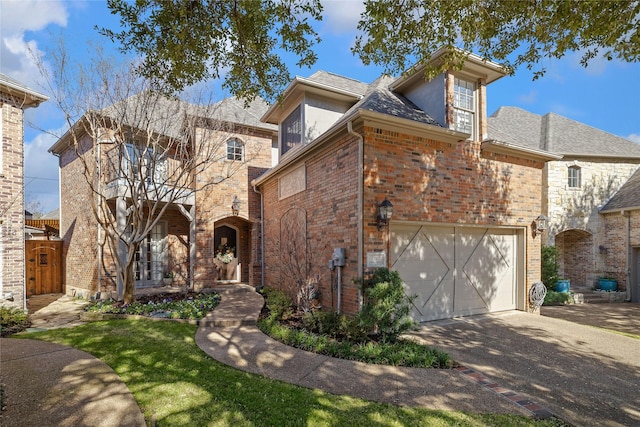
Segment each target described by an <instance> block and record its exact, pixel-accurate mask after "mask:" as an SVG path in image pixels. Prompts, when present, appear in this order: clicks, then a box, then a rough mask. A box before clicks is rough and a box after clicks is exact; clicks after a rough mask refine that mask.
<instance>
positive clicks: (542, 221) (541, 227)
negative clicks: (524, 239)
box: [531, 215, 547, 237]
mask: <svg viewBox="0 0 640 427" xmlns="http://www.w3.org/2000/svg"><path fill="white" fill-rule="evenodd" d="M546 229H547V217H546V216H544V215H540V216H538V218H536V219H535V220H534V221H533V223H532V224H531V232H532V233H533V237H536V236H537V235H538V234H541V233H542V232H543V231H545V230H546Z"/></svg>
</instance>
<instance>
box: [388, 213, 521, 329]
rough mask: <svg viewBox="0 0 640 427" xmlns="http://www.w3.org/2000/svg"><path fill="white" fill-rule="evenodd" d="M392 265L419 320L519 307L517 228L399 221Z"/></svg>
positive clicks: (394, 231) (393, 235)
mask: <svg viewBox="0 0 640 427" xmlns="http://www.w3.org/2000/svg"><path fill="white" fill-rule="evenodd" d="M391 239H392V240H391V245H392V246H391V248H392V250H391V260H390V261H391V269H392V270H396V271H398V273H400V277H401V278H402V279H403V281H404V283H405V291H406V292H407V294H409V295H418V297H417V298H416V300H415V301H414V309H413V312H412V316H413V318H414V319H415V320H416V321H418V322H424V321H428V320H436V319H446V318H451V317H457V316H467V315H472V314H480V313H489V312H494V311H502V310H512V309H515V308H516V295H517V291H516V289H517V275H518V263H519V262H522V260H519V259H518V258H519V257H518V244H517V243H518V231H517V230H515V229H501V228H484V227H439V226H432V225H395V226H393V227H392V228H391Z"/></svg>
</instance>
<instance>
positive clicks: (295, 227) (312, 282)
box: [279, 208, 322, 312]
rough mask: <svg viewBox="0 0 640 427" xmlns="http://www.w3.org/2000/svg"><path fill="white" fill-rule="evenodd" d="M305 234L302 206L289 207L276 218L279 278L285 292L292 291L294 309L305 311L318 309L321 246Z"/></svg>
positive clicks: (305, 217)
mask: <svg viewBox="0 0 640 427" xmlns="http://www.w3.org/2000/svg"><path fill="white" fill-rule="evenodd" d="M316 246H317V245H315V244H314V242H311V241H309V240H308V237H307V215H306V212H305V210H304V209H302V208H292V209H290V210H288V211H287V212H285V213H284V214H283V215H282V217H281V218H280V249H279V252H280V256H279V259H280V271H281V276H280V277H281V280H282V282H283V284H284V286H285V288H286V289H287V290H288V291H289V294H295V295H296V299H297V304H298V309H300V310H302V311H304V312H307V311H310V310H312V309H315V308H318V307H317V306H316V305H315V303H314V301H315V300H317V299H319V297H320V287H321V282H322V274H321V271H320V268H319V265H320V264H319V263H318V262H317V257H318V255H319V254H321V252H322V251H321V249H320V248H317V247H316Z"/></svg>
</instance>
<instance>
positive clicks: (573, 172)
mask: <svg viewBox="0 0 640 427" xmlns="http://www.w3.org/2000/svg"><path fill="white" fill-rule="evenodd" d="M567 186H568V187H569V188H580V186H581V168H580V166H569V175H568V180H567Z"/></svg>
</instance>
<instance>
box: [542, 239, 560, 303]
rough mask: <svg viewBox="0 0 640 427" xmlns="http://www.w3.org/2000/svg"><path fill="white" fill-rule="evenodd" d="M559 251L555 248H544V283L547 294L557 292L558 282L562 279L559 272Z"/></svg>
mask: <svg viewBox="0 0 640 427" xmlns="http://www.w3.org/2000/svg"><path fill="white" fill-rule="evenodd" d="M559 269H560V266H559V264H558V249H557V248H556V247H555V246H543V247H542V283H544V285H545V286H546V287H547V292H549V291H555V289H556V282H557V281H558V279H559V278H560V276H559V273H558V270H559Z"/></svg>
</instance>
